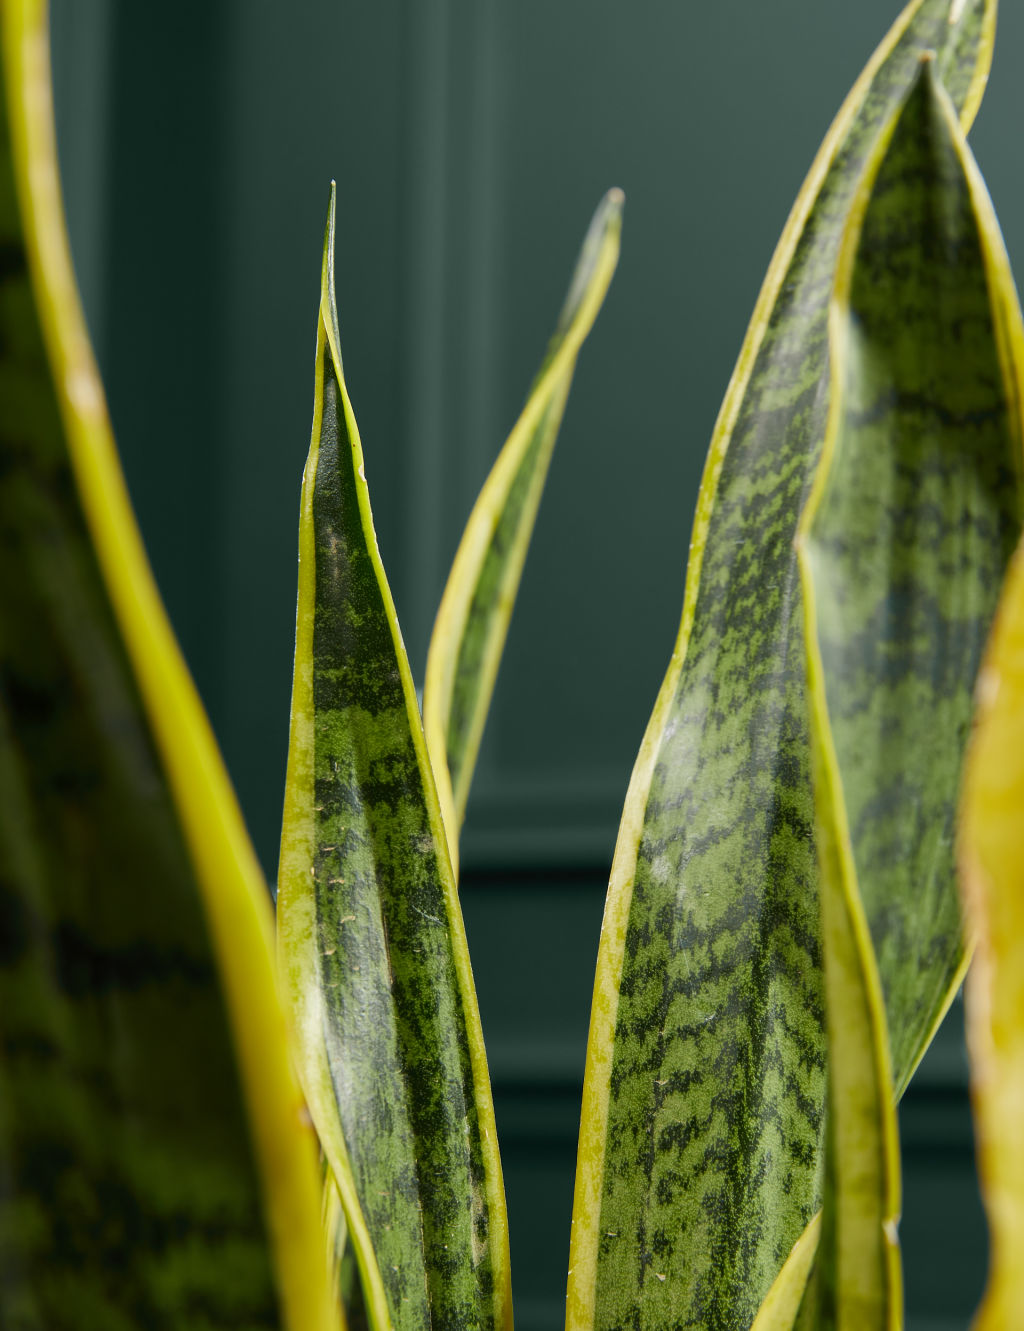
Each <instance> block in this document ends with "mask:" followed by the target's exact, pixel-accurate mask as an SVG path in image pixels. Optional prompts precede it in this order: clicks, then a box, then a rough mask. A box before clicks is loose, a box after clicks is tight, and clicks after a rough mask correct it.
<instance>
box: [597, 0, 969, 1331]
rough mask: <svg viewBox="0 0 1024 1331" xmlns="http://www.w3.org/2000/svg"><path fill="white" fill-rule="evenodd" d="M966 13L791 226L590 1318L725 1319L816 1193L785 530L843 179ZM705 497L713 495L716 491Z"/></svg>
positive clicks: (667, 865)
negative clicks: (791, 244)
mask: <svg viewBox="0 0 1024 1331" xmlns="http://www.w3.org/2000/svg"><path fill="white" fill-rule="evenodd" d="M984 17H985V14H984V6H983V5H982V4H981V3H973V4H970V3H969V4H967V5H966V6H965V7H963V9H962V12H961V13H960V15H959V19H958V23H957V24H951V23H950V4H949V3H948V0H946V2H941V3H940V2H939V0H931V2H929V0H926V2H925V3H923V4H921V5H920V7H919V8H918V9H917V11H916V13H915V14H914V15H913V17H912V19H911V21H910V25H909V27H908V28H907V29H906V31H905V32H904V33H903V34H902V35H901V36H900V37H899V38H898V40H897V41H896V43H895V45H894V47H893V49H892V50H891V52H890V54H889V55H888V57H887V58H886V59H885V61H884V62H883V63H882V64H881V65H880V67H879V68H878V69H877V70H876V72H875V74H874V77H873V79H872V81H871V83H870V85H869V87H868V89H867V92H866V95H865V96H864V99H863V102H862V105H861V106H860V108H859V110H858V112H857V113H856V116H855V118H854V120H853V122H852V124H851V125H850V128H849V130H848V132H847V134H846V137H845V139H844V140H843V142H841V143H840V144H839V145H838V149H837V151H836V153H835V155H834V157H833V160H832V162H831V165H830V167H829V169H828V171H827V173H826V174H825V176H824V178H823V180H822V182H821V185H820V188H819V190H818V193H817V198H816V200H815V202H814V205H813V208H812V210H811V212H810V214H809V216H808V217H807V220H806V223H805V225H804V227H803V230H802V233H801V234H800V236H799V239H798V240H797V243H796V248H795V252H794V253H793V257H792V260H791V262H790V264H789V268H788V271H787V272H786V274H785V277H784V279H783V280H782V282H781V285H780V288H779V292H778V296H777V299H776V301H775V304H774V308H773V309H772V310H771V313H770V317H769V320H768V325H767V328H766V330H765V332H764V336H763V340H762V341H761V344H760V347H759V350H758V352H757V356H756V360H755V363H754V365H753V368H752V372H751V374H750V378H749V382H748V384H747V386H746V392H745V396H744V398H743V402H742V405H741V406H740V409H739V412H738V416H737V418H736V423H735V426H734V428H733V430H732V436H731V439H730V441H729V445H728V450H727V451H726V453H725V456H724V461H723V464H722V469H721V473H720V476H719V479H718V483H717V490H716V492H715V495H714V508H713V513H712V517H711V523H710V528H709V530H708V533H707V538H706V545H705V548H704V552H703V565H702V568H701V572H700V582H699V589H698V592H697V599H696V605H695V618H694V621H693V626H692V631H691V633H690V635H689V640H688V642H687V643H686V647H685V653H686V654H685V659H684V661H683V664H682V669H681V672H680V674H679V676H678V681H677V685H676V688H675V693H674V697H673V699H672V701H671V704H670V706H669V710H668V713H667V717H666V723H665V726H664V729H663V732H662V734H661V737H660V741H659V742H658V750H657V758H656V762H655V766H654V772H653V779H652V782H651V786H650V792H649V796H648V799H647V802H646V812H645V815H644V825H643V832H642V837H641V840H640V844H639V849H638V854H637V859H636V867H635V878H634V886H633V896H632V905H631V909H630V915H629V923H628V930H627V934H626V941H625V956H624V961H623V970H622V976H621V985H620V992H619V1006H618V1015H617V1025H616V1037H615V1038H616V1045H615V1054H614V1062H613V1066H612V1071H611V1083H610V1108H609V1119H608V1128H607V1140H606V1155H605V1162H606V1163H605V1182H604V1191H603V1197H602V1202H601V1213H600V1233H601V1236H602V1237H601V1239H600V1250H599V1251H600V1258H599V1266H598V1276H597V1296H596V1313H595V1321H596V1325H597V1326H599V1327H601V1328H609V1329H610V1328H618V1327H623V1326H627V1325H628V1326H632V1327H637V1328H641V1327H643V1328H652V1331H653V1328H662V1327H665V1326H669V1325H671V1326H680V1327H682V1326H692V1327H700V1328H702V1329H705V1331H710V1329H712V1328H713V1329H715V1331H717V1329H718V1328H737V1329H738V1328H741V1327H747V1326H749V1325H750V1322H751V1321H752V1320H753V1317H754V1315H755V1313H756V1311H757V1309H758V1307H759V1305H760V1303H761V1301H762V1299H763V1297H764V1295H765V1293H766V1292H767V1290H768V1288H769V1286H770V1285H771V1282H772V1280H773V1279H774V1277H775V1275H776V1273H777V1272H778V1270H779V1268H780V1266H781V1264H782V1262H783V1261H784V1260H785V1258H786V1256H787V1254H788V1253H789V1251H790V1249H791V1247H792V1245H793V1243H794V1242H795V1240H796V1239H797V1238H798V1237H799V1235H800V1233H801V1232H802V1230H803V1229H804V1227H805V1225H806V1224H807V1222H808V1221H809V1220H810V1219H811V1217H812V1215H813V1214H814V1212H815V1210H816V1208H817V1207H818V1205H819V1204H820V1199H821V1158H822V1151H821V1146H822V1128H823V1105H824V1094H825V1044H824V1029H823V1023H824V1013H823V994H822V987H821V951H820V943H819V921H818V903H817V887H816V882H817V869H816V863H815V849H814V836H813V808H812V794H811V778H810V763H809V741H808V731H807V706H806V697H805V684H804V644H803V636H802V628H801V606H800V591H799V586H798V580H797V573H796V564H795V558H794V553H793V537H794V534H795V529H796V523H797V519H798V516H799V514H800V511H801V509H802V507H803V503H804V500H805V497H806V494H807V490H808V488H809V485H810V481H811V477H812V476H813V473H814V467H815V465H816V462H817V459H818V455H819V452H820V448H821V442H822V439H823V437H824V432H825V420H826V413H827V407H828V384H829V380H828V364H827V345H826V336H827V328H826V312H827V305H828V300H829V295H830V292H831V288H832V280H833V274H834V269H835V262H836V255H837V250H838V246H839V242H840V238H841V235H842V233H843V228H844V225H845V222H846V218H847V213H848V209H849V206H850V202H851V198H852V196H853V193H854V190H855V188H856V186H857V182H858V179H859V175H860V171H861V169H862V167H863V164H864V162H865V160H866V158H867V155H868V154H869V152H870V150H871V148H872V145H873V144H874V142H875V140H876V137H877V135H878V132H879V130H880V128H881V126H882V125H883V124H884V123H885V122H886V120H887V119H888V117H889V115H890V114H891V112H892V110H893V109H894V107H895V106H897V105H898V104H899V102H900V100H901V99H902V97H903V96H904V94H905V92H906V89H907V88H908V86H909V84H910V82H911V80H912V79H913V77H914V73H915V70H916V68H917V64H918V59H919V55H920V53H921V51H922V50H923V49H927V48H934V49H935V50H936V51H937V52H938V53H939V55H938V58H939V63H940V67H941V68H942V69H943V71H944V73H945V76H946V78H947V80H948V81H949V83H950V86H951V87H952V88H953V89H954V91H955V94H956V96H957V98H958V99H959V100H960V101H963V99H964V98H965V97H966V95H967V93H968V89H969V88H973V85H974V75H975V65H976V62H977V61H978V59H979V58H980V57H979V56H978V44H979V40H980V37H981V33H982V27H983V20H984ZM711 483H712V484H713V483H714V482H713V481H712V482H711Z"/></svg>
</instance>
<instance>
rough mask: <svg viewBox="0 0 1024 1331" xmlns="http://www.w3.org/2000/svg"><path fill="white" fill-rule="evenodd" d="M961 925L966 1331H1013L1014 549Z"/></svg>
mask: <svg viewBox="0 0 1024 1331" xmlns="http://www.w3.org/2000/svg"><path fill="white" fill-rule="evenodd" d="M961 820H962V821H961V828H960V847H959V850H960V868H961V884H962V889H963V900H964V908H965V911H966V916H967V924H968V929H969V930H970V932H971V934H972V935H973V937H974V939H975V940H976V951H975V956H974V964H973V966H972V967H971V971H970V973H969V975H968V977H967V989H966V1007H967V1037H968V1051H969V1054H970V1062H971V1096H972V1101H973V1107H974V1131H975V1140H976V1143H977V1152H978V1173H979V1177H980V1182H981V1190H982V1196H983V1198H984V1202H985V1210H986V1212H987V1215H988V1224H989V1273H988V1283H987V1286H986V1289H985V1296H984V1300H983V1302H982V1305H981V1308H980V1309H979V1311H978V1314H977V1317H976V1319H975V1321H974V1324H973V1325H974V1328H975V1331H1004V1328H1006V1327H1010V1326H1014V1325H1015V1324H1016V1322H1017V1320H1018V1318H1019V1316H1020V1309H1021V1307H1022V1306H1024V1268H1022V1266H1021V1260H1020V1254H1021V1252H1022V1250H1024V1138H1022V1136H1021V1130H1020V1127H1021V1105H1022V1104H1024V850H1022V841H1021V827H1022V825H1024V544H1022V545H1021V547H1020V548H1018V551H1017V554H1016V556H1015V558H1014V560H1013V563H1012V565H1011V568H1010V572H1009V575H1008V577H1007V579H1006V585H1005V587H1004V589H1003V595H1002V599H1001V601H1000V605H999V612H998V615H997V618H996V622H995V627H994V629H993V633H992V639H991V642H990V643H989V646H988V650H987V652H986V656H985V664H984V667H983V670H982V674H981V677H980V679H979V682H978V716H977V729H976V731H975V734H974V738H973V741H972V744H971V748H970V753H969V756H968V762H967V770H966V773H965V778H964V794H963V803H962V808H961Z"/></svg>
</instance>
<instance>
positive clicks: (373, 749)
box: [278, 186, 510, 1331]
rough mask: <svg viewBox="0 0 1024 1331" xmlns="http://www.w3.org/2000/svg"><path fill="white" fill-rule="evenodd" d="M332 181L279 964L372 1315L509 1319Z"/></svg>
mask: <svg viewBox="0 0 1024 1331" xmlns="http://www.w3.org/2000/svg"><path fill="white" fill-rule="evenodd" d="M334 210H335V192H334V188H333V186H332V189H331V202H330V211H329V215H328V222H327V231H326V236H325V240H324V257H323V270H322V279H321V297H320V319H319V330H318V334H317V351H316V387H315V399H314V413H313V433H312V441H311V444H310V451H309V458H308V461H307V463H306V470H305V475H304V477H303V487H302V508H301V517H300V527H299V595H298V609H297V614H296V646H295V678H294V684H293V692H292V723H291V742H290V749H289V757H288V778H287V792H286V800H285V817H284V829H283V833H282V840H281V869H280V879H279V896H278V933H279V955H280V961H281V968H282V974H283V980H284V984H285V987H286V992H287V996H288V999H289V1002H290V1007H291V1012H292V1018H293V1027H294V1030H295V1033H296V1039H297V1046H298V1061H299V1070H300V1075H301V1077H302V1081H303V1085H304V1087H305V1090H306V1095H307V1098H308V1101H309V1105H310V1110H311V1113H312V1115H313V1119H314V1122H315V1124H316V1128H317V1132H318V1133H319V1135H320V1140H321V1143H322V1145H323V1149H324V1153H325V1155H326V1157H327V1161H328V1164H329V1166H330V1169H331V1171H332V1172H333V1175H334V1179H335V1182H336V1184H337V1187H338V1191H339V1193H340V1196H341V1201H342V1204H343V1206H344V1210H345V1217H346V1221H347V1225H348V1235H349V1241H351V1242H352V1244H353V1245H354V1249H355V1253H356V1257H357V1259H358V1263H359V1269H360V1274H361V1277H362V1285H363V1293H364V1296H365V1299H366V1306H367V1312H368V1315H369V1318H370V1321H371V1324H372V1325H373V1326H374V1327H375V1328H378V1331H380V1329H381V1328H384V1327H388V1326H391V1327H394V1328H395V1331H403V1329H404V1328H416V1331H420V1329H421V1328H423V1327H427V1326H431V1327H433V1328H435V1331H442V1329H448V1328H450V1329H451V1331H456V1328H460V1329H461V1328H468V1327H479V1328H482V1329H488V1328H495V1331H501V1329H502V1328H505V1327H506V1326H508V1325H509V1323H510V1294H509V1276H508V1239H507V1229H506V1221H505V1206H504V1196H503V1191H502V1183H501V1168H500V1164H499V1160H498V1153H497V1143H496V1139H495V1131H494V1112H493V1107H492V1105H491V1099H490V1085H489V1081H488V1077H487V1066H486V1061H485V1058H484V1051H483V1041H482V1036H481V1033H480V1021H479V1014H478V1012H477V1006H476V998H475V994H474V990H473V981H472V975H471V972H470V966H469V956H468V953H467V950H466V939H465V932H464V929H463V925H462V915H461V910H460V907H459V902H458V897H457V893H456V888H455V881H454V877H453V875H452V871H451V866H450V863H449V859H448V851H447V845H446V839H445V832H444V826H443V824H442V820H441V813H440V809H439V806H438V802H437V796H436V793H435V789H434V780H433V776H432V774H431V770H430V765H429V762H428V760H427V751H426V743H425V741H424V738H423V731H422V727H421V724H420V718H419V710H418V707H417V704H416V694H415V691H414V689H413V684H412V677H411V674H410V671H409V664H408V661H407V659H406V654H405V648H404V646H403V643H402V638H401V633H400V632H399V628H398V621H397V618H396V616H395V610H394V605H393V602H392V599H391V593H390V591H389V589H388V585H387V580H386V578H385V576H384V570H383V567H382V565H381V561H380V555H379V553H378V551H377V542H376V537H375V535H374V531H373V523H372V518H371V514H370V504H369V497H368V492H367V487H366V480H365V476H364V471H363V453H362V446H361V444H360V441H359V434H358V431H357V429H356V423H355V418H354V416H353V414H352V407H351V403H350V402H349V398H348V393H347V391H346V388H345V381H344V377H343V373H342V365H341V355H340V351H339V342H340V337H339V332H338V321H337V311H336V305H335V296H334Z"/></svg>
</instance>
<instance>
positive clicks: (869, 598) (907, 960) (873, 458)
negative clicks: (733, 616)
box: [799, 61, 1024, 1326]
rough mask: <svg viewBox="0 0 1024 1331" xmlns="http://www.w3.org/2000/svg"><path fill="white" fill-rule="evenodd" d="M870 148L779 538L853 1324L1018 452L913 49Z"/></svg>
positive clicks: (934, 990)
mask: <svg viewBox="0 0 1024 1331" xmlns="http://www.w3.org/2000/svg"><path fill="white" fill-rule="evenodd" d="M877 159H878V160H877V162H876V163H875V164H874V165H873V166H872V167H869V170H868V172H867V174H866V180H865V183H864V185H863V186H862V189H861V192H860V197H859V198H858V200H857V201H856V202H855V204H854V208H853V210H852V216H851V224H850V229H849V232H848V234H847V237H846V239H845V240H844V244H843V250H842V253H841V255H840V264H839V273H838V277H837V283H836V293H835V298H834V302H833V306H832V311H831V323H830V334H831V340H830V346H831V351H832V366H833V387H832V400H831V413H830V419H829V428H828V433H827V435H826V440H825V445H824V449H823V453H822V461H821V464H820V469H819V473H818V477H817V479H816V483H815V487H814V490H813V492H812V495H811V497H810V500H809V502H808V505H807V509H806V511H805V514H804V516H803V518H802V520H801V530H800V540H799V551H800V561H801V572H802V575H803V580H804V609H805V615H806V617H807V643H808V655H809V680H810V689H811V699H812V738H813V741H814V746H815V751H816V755H817V758H818V761H817V762H816V772H815V785H816V803H817V812H818V836H819V847H820V848H821V854H822V864H821V876H822V913H823V918H824V920H825V927H826V938H827V935H828V931H829V930H830V928H831V924H830V921H832V920H833V917H835V916H837V915H838V914H839V911H838V910H836V909H834V907H833V903H834V902H835V901H837V900H839V899H843V900H845V905H846V913H847V915H848V916H849V920H850V933H849V934H844V933H843V929H842V928H839V929H838V930H837V931H836V935H835V946H834V951H835V953H836V955H837V956H840V957H841V953H842V951H843V949H845V950H847V951H850V952H851V953H852V952H853V951H854V949H853V947H852V943H853V941H854V938H855V939H856V942H857V950H858V951H859V952H860V957H861V961H860V980H861V982H860V984H859V985H858V984H857V983H851V984H850V985H848V986H847V990H846V992H845V993H844V992H843V991H842V990H840V989H839V988H837V987H836V985H835V984H834V983H833V978H832V970H833V959H832V955H831V954H830V950H829V946H828V943H827V941H826V947H825V962H826V964H825V975H826V983H827V988H828V1002H827V1011H828V1034H829V1088H830V1095H829V1103H830V1106H831V1108H830V1110H829V1113H830V1118H831V1120H833V1122H832V1124H831V1130H830V1135H829V1150H830V1153H831V1155H832V1169H831V1170H830V1173H831V1174H832V1175H833V1176H834V1180H835V1187H834V1189H833V1196H832V1197H831V1198H830V1197H829V1196H828V1194H827V1195H826V1216H825V1232H826V1233H827V1234H829V1235H830V1236H831V1237H832V1238H833V1239H834V1245H835V1249H834V1252H832V1253H830V1254H829V1256H828V1258H827V1260H826V1266H827V1267H829V1268H834V1269H835V1288H834V1289H833V1290H830V1291H829V1292H828V1294H827V1295H826V1298H832V1297H834V1300H835V1307H834V1309H830V1308H828V1305H827V1304H826V1305H825V1307H826V1311H827V1312H828V1314H829V1316H826V1317H825V1319H824V1320H825V1321H826V1322H827V1323H829V1324H831V1320H834V1321H836V1322H838V1323H839V1324H842V1325H850V1326H861V1325H878V1326H881V1325H883V1324H888V1323H889V1322H890V1321H892V1319H893V1318H896V1319H898V1316H899V1300H898V1280H895V1278H894V1276H893V1273H892V1266H893V1257H892V1251H893V1250H892V1244H891V1240H890V1235H891V1234H894V1231H895V1219H896V1216H897V1215H898V1210H899V1197H898V1169H899V1161H898V1152H897V1147H896V1125H895V1117H894V1111H893V1103H894V1099H895V1096H894V1094H893V1088H892V1087H891V1086H890V1076H891V1066H890V1061H889V1043H890V1041H889V1038H888V1037H887V1034H886V1030H887V1027H888V1030H890V1031H891V1032H892V1038H891V1044H892V1050H893V1061H894V1062H895V1064H896V1066H899V1067H902V1068H904V1069H906V1070H908V1071H909V1068H910V1067H911V1066H912V1064H913V1063H914V1062H915V1061H916V1058H917V1056H918V1052H919V1050H920V1049H921V1048H922V1047H923V1042H924V1040H925V1039H926V1037H927V1036H928V1035H929V1034H930V1031H931V1029H932V1027H933V1024H934V1020H935V1015H936V1013H937V1012H941V1011H944V1010H945V1008H946V1007H947V1006H948V1003H949V1001H950V1000H951V999H952V996H953V994H954V993H955V991H956V988H957V987H958V986H959V982H960V979H961V978H962V975H963V950H964V949H963V943H962V939H961V930H960V906H959V900H958V897H957V892H956V884H955V875H954V862H953V836H954V818H955V809H956V794H957V791H958V789H959V785H960V769H961V764H962V755H963V752H964V749H965V746H966V741H967V735H968V730H969V726H970V718H971V708H972V693H973V686H974V679H975V676H976V674H977V670H978V663H979V660H980V657H981V651H982V647H983V645H984V640H985V636H986V633H987V629H988V625H989V623H990V621H991V618H992V614H993V612H994V609H995V601H996V596H997V589H998V587H999V584H1000V582H1001V579H1002V575H1003V571H1004V569H1005V567H1006V564H1007V561H1008V559H1009V557H1010V553H1011V551H1012V549H1013V545H1014V542H1015V540H1016V537H1017V535H1018V533H1019V530H1020V514H1021V507H1022V505H1021V487H1020V473H1021V466H1022V462H1024V441H1022V435H1021V421H1020V397H1021V383H1022V366H1024V356H1022V353H1024V331H1022V327H1021V319H1020V312H1019V308H1018V307H1017V303H1016V295H1015V292H1014V289H1013V284H1012V281H1011V279H1010V276H1009V267H1008V263H1007V259H1006V255H1005V252H1004V251H1003V247H1002V242H1001V239H1000V237H999V231H998V227H997V225H996V222H995V218H994V216H993V214H992V211H991V206H990V204H989V202H988V198H987V195H986V193H985V190H984V187H983V185H982V184H981V180H980V177H979V175H978V172H977V169H976V168H975V167H974V165H973V162H972V160H971V158H970V155H969V150H968V149H967V146H966V143H965V142H964V140H963V135H962V133H961V131H960V127H959V124H958V123H957V120H956V115H955V111H954V110H953V108H952V107H951V106H950V104H949V101H948V98H947V97H946V96H945V93H944V92H943V90H942V89H941V87H939V86H937V84H936V82H935V79H934V76H933V73H932V62H931V61H926V62H924V65H923V72H922V74H921V75H920V77H919V78H918V80H917V82H916V84H915V85H914V88H913V89H912V91H911V93H910V95H909V96H908V98H907V101H906V103H905V105H904V107H903V109H902V111H901V112H900V114H899V116H898V117H897V119H896V120H895V122H894V126H893V128H892V131H891V138H890V137H889V135H888V134H887V135H885V136H883V141H882V143H881V144H880V149H879V153H878V154H877ZM869 922H870V933H869V932H868V925H869ZM876 956H877V969H876V960H875V959H876ZM840 965H841V962H840ZM840 965H836V966H835V970H836V972H837V974H838V975H840V976H841V974H842V973H841V971H840ZM848 969H850V970H852V969H854V967H853V960H851V962H850V964H849V967H848ZM883 989H884V1007H883V1006H882V1003H883ZM886 1013H887V1014H888V1023H887V1022H886ZM872 1032H873V1035H874V1043H875V1046H876V1048H874V1049H872V1041H871V1038H870V1037H871V1035H872ZM872 1066H875V1067H876V1069H877V1075H876V1076H875V1077H874V1078H873V1077H872V1076H871V1069H872ZM895 1089H896V1091H900V1090H902V1086H899V1087H897V1088H895ZM830 1203H834V1223H830V1214H829V1212H830V1210H831V1209H833V1208H832V1206H831V1205H830ZM858 1235H860V1239H859V1241H858V1238H857V1236H858ZM823 1256H824V1253H823ZM894 1280H895V1284H894ZM886 1308H888V1310H889V1311H888V1315H886V1313H885V1309H886Z"/></svg>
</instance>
